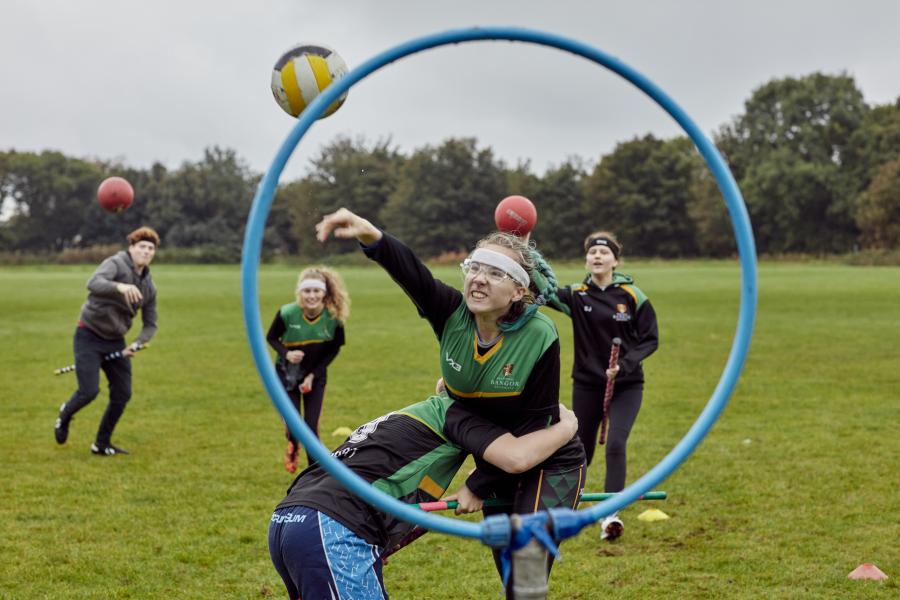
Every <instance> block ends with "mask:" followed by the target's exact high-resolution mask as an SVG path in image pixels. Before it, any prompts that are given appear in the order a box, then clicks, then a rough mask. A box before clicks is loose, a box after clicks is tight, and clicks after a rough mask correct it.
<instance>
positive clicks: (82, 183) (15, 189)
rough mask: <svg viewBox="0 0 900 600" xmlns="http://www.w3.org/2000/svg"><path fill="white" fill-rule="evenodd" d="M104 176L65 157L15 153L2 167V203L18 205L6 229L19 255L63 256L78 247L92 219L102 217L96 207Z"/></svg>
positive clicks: (6, 157)
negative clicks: (51, 253)
mask: <svg viewBox="0 0 900 600" xmlns="http://www.w3.org/2000/svg"><path fill="white" fill-rule="evenodd" d="M102 177H103V174H102V172H101V170H100V168H99V167H97V166H96V165H94V164H91V163H89V162H86V161H83V160H79V159H72V158H68V157H66V156H64V155H63V154H61V153H59V152H42V153H41V154H34V153H31V152H16V151H10V152H7V153H5V156H4V159H3V161H2V162H0V197H2V198H4V199H8V202H10V203H11V204H12V210H13V214H12V216H11V218H10V219H9V220H8V221H7V222H6V223H5V224H4V228H8V229H9V231H10V232H11V233H10V234H8V235H7V236H6V237H7V243H10V241H11V242H12V244H13V245H14V247H15V249H17V250H31V251H46V250H52V251H59V250H62V249H64V248H67V247H70V246H72V245H73V244H75V243H77V242H78V240H79V239H80V237H79V236H80V231H81V228H82V226H83V224H84V223H85V221H86V220H87V219H96V218H99V217H101V209H100V208H99V207H98V206H97V203H96V201H95V194H96V190H97V186H98V184H99V183H100V181H101V179H102Z"/></svg>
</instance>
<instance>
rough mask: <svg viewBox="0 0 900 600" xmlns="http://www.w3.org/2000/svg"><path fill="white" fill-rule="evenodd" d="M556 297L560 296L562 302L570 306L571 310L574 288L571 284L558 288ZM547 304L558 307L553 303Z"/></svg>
mask: <svg viewBox="0 0 900 600" xmlns="http://www.w3.org/2000/svg"><path fill="white" fill-rule="evenodd" d="M556 297H557V298H559V301H560V302H562V303H563V304H565V305H566V306H568V307H569V310H571V309H572V288H570V287H569V286H566V287H561V288H556ZM547 306H549V307H550V308H554V309H557V308H556V307H555V306H553V304H552V303H550V304H548V305H547ZM557 310H559V309H557Z"/></svg>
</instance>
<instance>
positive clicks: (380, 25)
mask: <svg viewBox="0 0 900 600" xmlns="http://www.w3.org/2000/svg"><path fill="white" fill-rule="evenodd" d="M0 7H2V10H0V21H2V34H0V56H2V58H0V106H2V110H0V149H3V150H7V149H10V148H14V149H17V150H32V151H40V150H44V149H56V150H61V151H63V152H65V153H67V154H69V155H74V156H82V157H98V158H103V159H111V158H118V159H120V160H122V161H124V162H126V163H128V164H130V165H134V166H138V167H146V166H149V165H150V164H151V163H152V162H153V161H160V162H162V163H164V164H166V165H167V166H169V167H173V168H174V167H177V166H178V165H179V164H180V163H181V162H182V161H185V160H190V161H195V160H198V159H199V158H200V157H201V156H202V152H203V149H204V147H207V146H210V145H215V144H217V145H220V146H224V147H228V148H234V149H235V150H236V151H237V152H238V154H239V155H240V156H242V157H243V158H244V159H245V160H246V161H247V162H248V163H249V165H250V166H251V168H253V169H254V170H256V171H259V172H262V171H264V170H265V169H266V168H267V167H268V165H269V162H270V161H271V159H272V157H273V156H274V154H275V152H276V150H277V148H278V146H279V144H280V143H281V142H282V140H283V139H284V137H285V135H286V134H287V132H288V130H289V129H290V127H291V126H292V124H293V123H294V120H293V119H292V118H290V117H289V116H287V115H286V114H284V113H283V112H282V111H281V109H280V108H279V107H278V106H277V104H276V103H275V101H274V100H273V98H272V95H271V92H270V90H269V79H270V75H271V68H272V65H273V64H274V62H275V60H276V59H277V58H278V57H279V55H280V54H281V53H282V52H283V51H284V50H286V49H287V48H289V47H290V46H292V45H294V44H296V43H298V42H318V43H323V44H326V45H329V46H331V47H333V48H335V49H336V50H337V51H338V53H339V54H341V55H342V56H343V58H344V60H345V61H346V62H347V64H348V65H349V66H350V68H353V67H354V66H355V65H357V64H359V63H361V62H362V61H364V60H366V59H368V58H370V57H371V56H373V55H374V54H376V53H378V52H380V51H382V50H385V49H387V48H390V47H392V46H395V45H397V44H399V43H402V42H405V41H408V40H410V39H412V38H415V37H419V36H423V35H426V34H430V33H436V32H439V31H444V30H447V29H452V28H459V27H468V26H476V25H497V26H517V27H529V28H534V29H543V30H546V31H550V32H553V33H556V34H560V35H564V36H567V37H571V38H574V39H577V40H579V41H582V42H585V43H588V44H591V45H593V46H596V47H597V48H600V49H602V50H604V51H606V52H608V53H610V54H613V55H615V56H617V57H619V58H620V59H622V60H623V61H625V62H626V63H627V64H629V65H630V66H632V67H634V68H636V69H637V70H639V71H640V72H642V73H643V74H645V75H647V76H648V77H650V79H652V80H653V81H655V82H656V83H657V84H658V85H660V86H661V87H662V88H663V89H664V90H665V91H666V92H667V93H668V94H669V95H671V96H672V97H673V98H674V99H675V101H676V102H678V103H679V104H680V105H681V106H682V108H684V109H685V110H686V111H687V113H688V114H689V115H690V116H691V117H692V118H693V119H694V120H695V121H696V122H697V123H698V124H699V125H700V127H701V128H702V129H703V130H704V131H706V132H707V133H711V132H712V131H714V130H716V129H717V128H718V127H720V126H721V125H723V124H724V123H726V122H728V121H729V120H730V119H731V118H732V117H734V116H735V115H737V114H739V113H740V112H742V110H743V103H744V101H745V100H747V98H749V96H750V94H751V92H752V90H753V89H754V88H756V87H758V86H759V85H761V84H763V83H765V82H766V81H768V80H769V79H772V78H774V77H785V76H802V75H805V74H808V73H811V72H813V71H823V72H826V73H832V74H834V73H839V72H842V71H846V72H848V73H849V74H851V75H852V76H854V77H855V78H856V82H857V85H858V86H859V87H860V89H861V90H862V92H863V94H864V96H865V99H866V101H867V102H869V103H870V104H876V103H877V104H882V103H887V102H893V101H894V100H895V99H896V98H897V96H898V95H900V34H898V26H900V2H896V1H894V0H880V1H879V0H857V1H855V2H847V1H846V0H818V1H813V0H810V1H793V2H791V1H789V0H777V1H776V0H756V1H755V2H729V1H727V0H720V1H714V0H702V1H701V0H680V1H677V2H676V1H674V0H673V1H671V2H664V1H647V0H644V1H640V0H636V1H633V2H600V1H595V2H587V1H585V2H570V1H565V0H557V1H556V2H549V1H546V0H543V1H539V2H532V1H508V0H502V1H492V0H454V1H446V2H427V1H425V0H419V1H412V0H409V1H405V2H401V1H396V0H379V1H375V0H354V1H347V2H342V1H339V0H332V1H330V2H311V1H307V0H303V1H300V0H293V1H291V0H281V1H275V0H256V1H252V2H251V1H246V0H245V1H237V0H235V1H233V2H223V1H215V2H213V1H209V0H180V1H173V0H154V1H152V2H137V1H133V0H116V1H113V0H109V1H105V0H104V1H101V0H78V1H70V0H0ZM647 132H651V133H653V134H655V135H657V136H661V137H669V136H672V135H676V134H678V133H679V129H678V128H677V126H676V125H675V124H674V122H673V121H672V120H671V119H670V118H669V117H668V115H666V114H664V113H663V112H662V111H661V110H660V109H659V108H657V107H656V105H655V104H653V103H652V102H651V101H650V100H649V99H647V98H646V97H644V96H643V94H642V93H640V92H639V91H637V90H636V89H635V88H633V87H631V85H630V84H628V83H626V82H624V81H623V80H621V79H619V78H617V77H616V76H615V75H613V74H611V73H609V72H607V71H605V70H604V69H602V68H600V67H598V66H596V65H594V64H592V63H590V62H588V61H586V60H584V59H582V58H580V57H576V56H573V55H570V54H567V53H564V52H560V51H558V50H554V49H549V48H542V47H538V46H532V45H525V44H511V43H508V42H481V43H471V44H465V45H462V46H452V47H443V48H440V49H436V50H432V51H428V52H425V53H420V54H417V55H415V56H412V57H409V58H407V59H405V60H402V61H400V62H398V63H395V64H394V65H392V66H390V67H388V68H386V69H383V70H381V71H379V72H378V73H376V74H374V75H373V76H371V77H369V78H367V79H366V80H364V81H362V82H361V83H359V84H358V85H356V86H355V87H354V88H353V89H352V90H351V91H350V96H349V98H348V100H347V102H346V104H345V105H344V106H343V107H342V108H341V109H340V110H339V111H338V112H337V113H336V114H335V115H334V116H332V117H329V118H328V119H326V120H323V121H321V122H319V123H317V124H316V125H315V126H314V127H313V128H312V130H311V131H310V133H309V134H308V135H307V137H306V138H305V139H304V141H303V143H302V144H301V147H300V148H299V149H298V151H297V152H295V154H294V157H293V159H292V160H291V163H290V164H289V165H288V170H287V171H286V177H288V178H294V177H297V176H299V175H301V174H302V173H303V172H304V170H305V169H306V167H307V166H308V160H309V158H310V157H312V156H314V155H315V154H316V152H317V149H318V148H319V147H320V146H321V144H323V143H326V142H327V141H329V140H331V139H333V138H334V137H335V136H337V135H341V134H342V135H348V136H352V137H357V136H365V138H366V139H367V140H369V141H375V140H378V139H380V138H384V137H388V136H390V138H391V139H392V140H393V142H394V143H395V144H396V145H397V146H398V147H399V148H400V149H401V150H402V151H404V152H408V151H410V150H412V149H415V148H418V147H421V146H423V145H425V144H439V143H440V142H441V141H443V140H444V139H446V138H448V137H452V136H454V137H460V136H475V137H476V138H477V139H478V140H479V143H480V145H482V146H491V147H492V148H493V149H494V150H495V152H496V154H497V155H498V156H499V157H501V158H503V159H504V160H506V161H507V162H508V163H510V164H514V163H515V162H516V161H518V160H530V161H531V163H532V165H533V167H534V168H535V170H536V171H538V172H541V171H543V170H544V169H545V168H546V167H547V166H549V165H554V164H559V163H560V162H562V161H563V160H565V159H566V157H568V156H570V155H578V156H581V157H583V158H586V159H589V160H596V159H597V158H599V156H601V155H602V154H603V153H606V152H609V151H610V150H611V149H612V148H613V147H614V146H615V144H616V143H617V142H620V141H624V140H627V139H630V138H632V137H634V136H636V135H643V134H645V133H647Z"/></svg>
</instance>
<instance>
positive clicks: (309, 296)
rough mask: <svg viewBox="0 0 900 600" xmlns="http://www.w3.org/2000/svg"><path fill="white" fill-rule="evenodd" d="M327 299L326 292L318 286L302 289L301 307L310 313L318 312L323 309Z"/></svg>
mask: <svg viewBox="0 0 900 600" xmlns="http://www.w3.org/2000/svg"><path fill="white" fill-rule="evenodd" d="M324 301H325V292H324V291H323V290H320V289H318V288H306V289H303V290H300V308H302V309H303V310H304V311H306V312H308V313H317V312H319V311H320V310H322V307H323V306H324Z"/></svg>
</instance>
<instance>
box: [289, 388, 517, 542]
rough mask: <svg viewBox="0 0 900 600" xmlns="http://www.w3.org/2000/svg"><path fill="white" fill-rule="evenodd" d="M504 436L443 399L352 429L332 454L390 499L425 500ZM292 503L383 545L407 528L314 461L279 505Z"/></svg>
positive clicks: (408, 527)
mask: <svg viewBox="0 0 900 600" xmlns="http://www.w3.org/2000/svg"><path fill="white" fill-rule="evenodd" d="M505 433H506V430H504V429H503V428H501V427H498V426H497V425H495V424H493V423H491V422H490V421H488V420H486V419H483V418H481V417H478V416H476V415H474V414H472V413H471V412H470V411H468V410H466V409H465V408H464V407H462V406H461V405H459V404H458V403H456V402H453V400H451V399H450V398H449V397H448V396H447V395H445V394H442V395H440V396H432V397H431V398H428V399H427V400H425V401H423V402H419V403H417V404H413V405H412V406H408V407H406V408H404V409H402V410H399V411H397V412H392V413H390V414H387V415H384V416H382V417H379V418H377V419H375V420H374V421H370V422H369V423H366V424H365V425H363V426H361V427H359V428H357V430H356V431H354V432H353V433H352V434H351V435H350V437H349V438H347V441H345V442H344V443H343V444H341V445H340V446H339V447H338V448H337V449H336V450H335V451H334V452H332V456H334V457H335V458H337V459H339V460H340V461H342V462H343V463H344V464H345V465H346V466H347V467H348V468H350V469H351V470H353V471H354V472H355V473H356V474H357V475H359V476H360V477H362V478H363V479H364V480H366V481H367V482H369V483H370V484H371V485H372V486H374V487H375V488H377V489H379V490H381V491H382V492H384V493H386V494H388V495H389V496H392V497H394V498H397V499H399V500H401V501H402V502H405V503H414V502H430V501H434V500H437V499H438V498H440V497H441V496H442V495H443V494H444V492H445V491H446V489H447V487H448V486H449V485H450V483H451V481H452V480H453V477H454V476H455V475H456V472H457V471H458V470H459V468H460V467H461V466H462V464H463V461H464V460H465V458H466V456H467V455H468V454H469V453H471V454H473V455H475V457H477V458H479V459H480V458H482V456H483V454H484V451H485V450H486V449H487V447H488V446H489V445H490V444H491V443H492V442H493V441H494V440H496V439H497V438H498V437H500V436H502V435H503V434H505ZM298 505H302V506H307V507H309V508H314V509H316V510H319V511H321V512H324V513H325V514H327V515H329V516H330V517H332V518H334V519H336V520H338V521H340V522H341V523H343V524H344V525H345V526H347V527H348V528H349V529H350V530H352V531H353V532H354V533H356V534H357V535H358V536H360V537H361V538H363V539H364V540H366V541H367V542H369V543H370V544H377V545H379V546H382V547H390V546H392V545H394V544H396V543H397V542H399V541H400V540H401V539H402V538H403V537H404V536H405V535H406V534H407V533H409V531H410V530H411V529H412V528H413V527H414V526H413V525H411V524H410V523H406V522H404V521H400V520H398V519H397V518H396V517H393V516H391V515H389V514H386V513H383V512H381V511H378V510H376V509H375V508H373V507H371V506H370V505H369V504H367V503H366V502H365V501H363V500H361V499H360V498H359V497H357V496H356V495H354V494H352V493H350V492H349V491H348V490H347V489H346V488H345V487H344V486H343V485H342V484H341V483H339V482H338V481H337V480H336V479H334V478H333V477H332V476H331V475H329V474H328V472H326V471H325V470H324V469H323V468H322V467H321V466H319V465H318V463H314V464H313V465H311V466H310V467H309V468H307V469H306V470H305V471H303V472H302V473H300V475H299V476H298V477H297V478H296V479H295V480H294V482H293V484H292V485H291V487H290V488H289V489H288V494H287V497H285V499H284V500H282V501H281V503H280V504H279V505H278V508H282V507H285V506H298Z"/></svg>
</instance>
